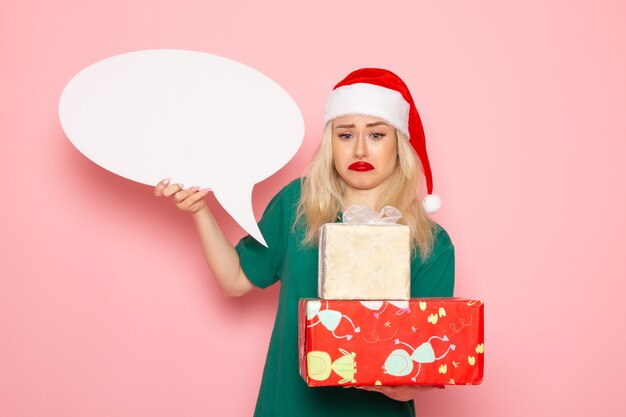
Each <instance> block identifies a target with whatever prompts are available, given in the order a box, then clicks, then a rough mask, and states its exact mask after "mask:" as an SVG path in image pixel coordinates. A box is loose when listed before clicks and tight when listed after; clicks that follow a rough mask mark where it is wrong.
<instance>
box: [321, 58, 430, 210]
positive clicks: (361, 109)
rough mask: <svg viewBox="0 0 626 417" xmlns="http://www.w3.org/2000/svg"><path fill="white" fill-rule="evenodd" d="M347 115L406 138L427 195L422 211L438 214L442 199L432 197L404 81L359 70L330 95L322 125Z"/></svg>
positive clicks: (383, 73)
mask: <svg viewBox="0 0 626 417" xmlns="http://www.w3.org/2000/svg"><path fill="white" fill-rule="evenodd" d="M350 114H364V115H367V116H375V117H380V118H381V119H383V120H385V121H387V122H389V123H390V124H391V125H392V126H394V127H395V128H396V129H398V130H399V131H400V132H402V133H404V134H405V135H406V136H407V137H408V138H409V141H410V142H411V146H413V149H415V152H416V153H417V156H418V157H419V159H420V162H421V163H422V168H423V171H424V177H425V178H426V189H427V192H428V195H427V196H426V197H425V198H424V201H423V205H424V210H425V211H426V212H427V213H429V214H430V213H435V212H437V211H438V210H439V209H440V208H441V198H440V197H439V196H438V195H437V194H433V178H432V172H431V169H430V162H429V161H428V154H427V153H426V138H425V137H424V127H423V126H422V121H421V119H420V116H419V113H418V112H417V108H416V107H415V103H414V102H413V97H411V93H410V92H409V88H408V87H407V86H406V84H405V83H404V81H402V79H400V77H398V76H397V75H396V74H394V73H393V72H391V71H388V70H385V69H380V68H362V69H358V70H356V71H353V72H351V73H350V74H348V76H347V77H346V78H344V79H343V80H341V81H339V83H337V85H335V87H334V89H333V91H332V93H331V94H330V96H329V98H328V102H327V103H326V112H325V114H324V124H326V123H327V122H328V121H330V120H333V119H336V118H337V117H341V116H347V115H350Z"/></svg>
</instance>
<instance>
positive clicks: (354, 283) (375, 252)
mask: <svg viewBox="0 0 626 417" xmlns="http://www.w3.org/2000/svg"><path fill="white" fill-rule="evenodd" d="M400 217H401V215H400V212H399V211H398V210H397V209H395V208H393V207H385V208H383V209H382V210H381V212H380V213H376V212H374V211H372V210H370V209H368V208H365V207H359V206H352V207H350V208H348V209H347V210H346V212H345V213H344V216H343V221H344V223H328V224H325V225H323V226H322V227H321V229H320V244H319V282H318V296H319V297H320V298H322V299H325V300H382V299H386V300H408V299H409V297H410V294H411V266H410V264H411V236H410V229H409V227H408V226H404V225H399V224H396V223H395V222H396V221H397V220H398V219H399V218H400Z"/></svg>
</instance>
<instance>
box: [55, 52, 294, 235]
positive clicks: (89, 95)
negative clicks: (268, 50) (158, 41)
mask: <svg viewBox="0 0 626 417" xmlns="http://www.w3.org/2000/svg"><path fill="white" fill-rule="evenodd" d="M59 118H60V121H61V126H62V127H63V130H64V131H65V134H66V135H67V137H68V138H69V140H70V141H71V142H72V144H73V145H74V146H75V147H76V148H77V149H78V150H79V151H80V152H81V153H82V154H83V155H85V156H86V157H87V158H89V159H90V160H91V161H93V162H94V163H96V164H98V165H100V166H101V167H103V168H105V169H107V170H109V171H111V172H113V173H115V174H117V175H120V176H122V177H125V178H128V179H130V180H133V181H137V182H139V183H142V184H146V185H150V186H155V185H156V184H157V183H158V182H159V181H160V180H162V179H163V178H166V177H171V178H172V181H173V182H178V183H182V184H185V185H186V186H193V185H195V186H199V187H202V188H211V189H212V190H213V192H214V194H215V197H216V199H217V200H218V201H219V202H220V204H221V205H222V206H223V207H224V209H225V210H226V211H227V212H228V213H229V214H230V215H231V216H232V217H233V219H235V221H236V222H237V223H238V224H239V225H240V226H241V227H242V228H243V229H244V230H245V231H246V232H248V233H249V234H250V235H251V236H252V237H254V238H255V239H256V240H257V241H259V242H260V243H262V244H263V245H265V246H267V244H266V242H265V240H264V239H263V236H262V234H261V232H260V230H259V228H258V226H257V223H256V220H255V218H254V212H253V211H252V189H253V187H254V184H256V183H258V182H260V181H263V180H264V179H266V178H267V177H269V176H271V175H272V174H273V173H275V172H276V171H278V170H279V169H280V168H282V167H283V166H284V165H285V164H286V163H287V162H288V161H289V160H290V159H291V158H292V157H293V156H294V155H295V154H296V152H297V151H298V149H299V148H300V145H301V144H302V140H303V138H304V120H303V118H302V113H301V112H300V109H299V108H298V105H297V104H296V103H295V101H294V100H293V99H292V98H291V97H290V96H289V94H288V93H287V92H286V91H285V90H284V89H283V88H281V87H280V86H279V85H278V84H277V83H276V82H274V81H273V80H271V79H270V78H268V77H267V76H265V75H263V74H261V73H260V72H258V71H257V70H255V69H253V68H250V67H248V66H246V65H244V64H241V63H239V62H236V61H233V60H230V59H227V58H224V57H221V56H217V55H213V54H208V53H205V52H198V51H189V50H179V49H154V50H142V51H136V52H129V53H124V54H121V55H116V56H113V57H110V58H107V59H104V60H102V61H99V62H97V63H95V64H93V65H90V66H88V67H87V68H85V69H83V70H82V71H80V72H79V73H78V74H76V75H75V76H74V77H73V78H72V79H71V80H70V81H69V82H68V84H67V85H66V86H65V88H64V90H63V92H62V93H61V97H60V100H59Z"/></svg>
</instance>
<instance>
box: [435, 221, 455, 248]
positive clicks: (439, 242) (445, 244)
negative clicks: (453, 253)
mask: <svg viewBox="0 0 626 417" xmlns="http://www.w3.org/2000/svg"><path fill="white" fill-rule="evenodd" d="M452 248H454V245H453V244H452V239H451V238H450V234H448V232H447V230H446V229H444V228H443V226H441V225H440V224H439V223H436V222H433V253H441V252H445V251H446V250H449V249H452Z"/></svg>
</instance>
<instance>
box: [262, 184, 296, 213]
mask: <svg viewBox="0 0 626 417" xmlns="http://www.w3.org/2000/svg"><path fill="white" fill-rule="evenodd" d="M301 182H302V179H301V178H296V179H294V180H292V181H290V182H289V183H288V184H287V185H285V186H284V187H283V188H281V189H280V191H278V192H277V193H276V195H274V197H272V199H271V200H270V202H269V203H268V205H267V208H266V211H267V210H273V209H277V208H278V207H281V209H294V207H296V206H297V204H298V202H299V201H300V193H301V187H302V186H301Z"/></svg>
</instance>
